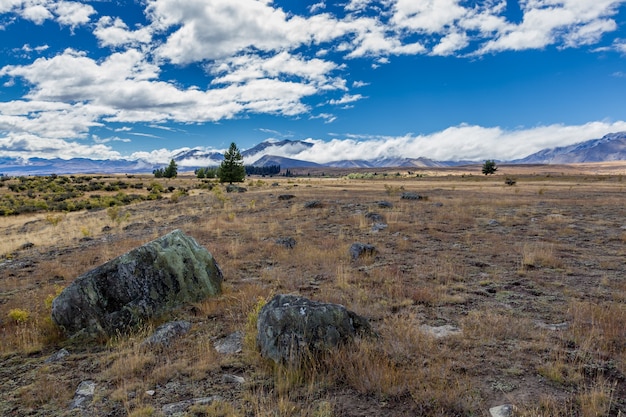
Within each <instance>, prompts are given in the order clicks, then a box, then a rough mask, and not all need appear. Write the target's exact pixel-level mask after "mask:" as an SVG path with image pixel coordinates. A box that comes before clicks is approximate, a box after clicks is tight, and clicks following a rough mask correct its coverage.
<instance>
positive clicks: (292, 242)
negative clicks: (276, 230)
mask: <svg viewBox="0 0 626 417" xmlns="http://www.w3.org/2000/svg"><path fill="white" fill-rule="evenodd" d="M275 242H276V244H277V245H281V246H284V247H286V248H287V249H293V248H294V247H295V246H296V239H294V238H292V237H281V238H278V239H276V240H275Z"/></svg>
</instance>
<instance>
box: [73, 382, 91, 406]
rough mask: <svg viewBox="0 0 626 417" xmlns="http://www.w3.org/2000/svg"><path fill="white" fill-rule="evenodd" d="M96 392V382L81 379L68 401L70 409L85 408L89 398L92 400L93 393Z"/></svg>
mask: <svg viewBox="0 0 626 417" xmlns="http://www.w3.org/2000/svg"><path fill="white" fill-rule="evenodd" d="M95 392H96V383H95V382H93V381H83V382H81V383H80V384H79V385H78V388H77V389H76V392H75V393H74V398H73V399H72V402H71V403H70V407H69V408H70V410H73V409H76V408H85V407H86V406H87V405H89V403H90V402H91V400H93V395H94V393H95Z"/></svg>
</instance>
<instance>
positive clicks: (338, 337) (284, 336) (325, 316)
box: [257, 294, 371, 364]
mask: <svg viewBox="0 0 626 417" xmlns="http://www.w3.org/2000/svg"><path fill="white" fill-rule="evenodd" d="M370 333H371V327H370V325H369V322H368V321H367V319H365V318H363V317H361V316H359V315H357V314H356V313H354V312H352V311H349V310H347V309H346V308H345V307H344V306H342V305H339V304H325V303H319V302H316V301H311V300H309V299H307V298H304V297H299V296H295V295H284V294H279V295H276V296H275V297H274V298H272V299H271V300H270V302H269V303H267V304H266V305H264V306H263V308H261V311H260V312H259V317H258V321H257V346H258V347H259V349H260V351H261V355H262V356H264V357H266V358H270V359H272V360H274V362H276V363H292V364H297V363H299V362H300V361H301V360H302V358H303V357H305V356H307V355H309V354H313V355H315V354H317V353H320V352H323V351H327V350H328V349H330V348H333V347H335V346H338V345H339V344H342V343H346V342H347V341H349V340H351V339H352V338H353V337H355V336H357V335H367V334H370Z"/></svg>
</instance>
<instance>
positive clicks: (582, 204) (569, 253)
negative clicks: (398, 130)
mask: <svg viewBox="0 0 626 417" xmlns="http://www.w3.org/2000/svg"><path fill="white" fill-rule="evenodd" d="M531 169H538V168H536V167H535V168H527V170H526V171H519V172H515V173H513V172H506V175H515V178H516V179H517V184H516V186H515V187H509V186H505V185H503V179H504V176H503V175H505V174H504V173H503V174H502V176H501V175H496V176H494V177H493V178H483V176H480V175H469V174H470V173H471V172H468V171H465V172H464V174H466V175H465V176H462V175H461V174H462V173H463V172H462V171H461V170H459V171H455V170H449V171H446V170H444V171H441V172H443V173H444V174H443V175H442V174H441V172H438V171H437V170H428V171H423V172H420V175H421V174H424V175H426V176H421V177H419V178H418V177H416V176H415V175H411V176H409V175H407V174H406V173H405V172H402V173H401V175H400V176H397V177H396V176H395V171H393V172H389V173H388V175H386V176H383V175H382V172H381V173H378V175H376V176H373V175H371V176H368V177H367V178H366V177H363V178H361V177H359V179H344V178H342V179H337V178H319V177H314V176H313V177H311V179H308V178H307V179H301V178H295V179H282V178H278V179H276V180H275V181H274V179H272V180H268V181H266V183H259V184H257V182H256V181H255V182H254V183H252V184H251V185H249V191H248V192H247V193H242V194H232V193H226V192H225V191H224V189H223V187H222V186H220V185H216V186H214V187H213V189H212V190H208V189H193V188H194V182H195V181H196V180H195V179H191V178H179V179H176V181H174V182H171V183H165V184H164V186H165V187H167V186H170V185H173V186H175V187H177V188H178V187H184V188H185V189H191V191H190V192H189V193H187V194H186V195H185V194H183V193H181V194H180V195H178V197H177V198H175V199H174V200H176V202H174V201H173V200H171V199H164V200H153V201H145V202H141V203H137V204H132V205H130V206H124V207H121V208H119V209H117V210H118V212H117V213H116V215H115V216H114V217H111V216H110V215H109V214H108V212H107V210H100V211H94V212H85V211H83V212H72V213H57V212H51V213H40V214H24V215H20V216H11V217H0V234H2V236H3V239H0V268H2V269H1V270H0V272H1V273H0V358H3V359H2V360H3V361H4V362H3V363H2V365H3V367H7V368H8V369H18V368H17V367H16V365H15V362H16V361H21V362H22V363H30V362H34V363H37V366H39V367H40V368H37V369H41V371H38V372H39V374H38V375H39V377H40V378H38V379H37V380H36V379H35V378H33V377H32V376H31V377H28V378H26V377H25V376H21V374H19V373H16V376H15V381H16V382H15V385H11V386H10V387H11V388H7V390H4V391H3V392H2V393H0V412H4V411H5V410H4V409H2V408H1V407H3V405H2V404H11V406H12V407H17V409H23V410H35V409H38V408H40V409H45V410H46V412H48V414H49V415H54V414H55V413H56V414H60V413H62V411H63V410H64V407H65V405H66V404H67V402H68V401H69V399H70V398H71V396H72V394H73V390H74V389H75V388H76V385H77V383H78V382H80V379H87V378H90V379H95V380H96V381H97V383H98V387H99V392H98V395H97V398H96V399H95V402H96V407H101V408H102V409H103V410H106V409H107V407H112V406H115V407H117V408H116V409H117V410H124V413H126V414H127V415H158V413H159V410H160V407H161V406H162V405H163V404H164V403H167V402H174V401H176V400H179V399H185V398H195V397H199V396H204V395H207V394H213V393H216V394H221V395H222V396H223V397H224V400H223V401H221V402H216V403H214V404H212V405H202V406H201V405H197V406H194V408H193V409H189V410H188V413H189V414H190V415H224V416H226V415H228V416H243V415H250V414H253V415H279V416H330V415H335V414H341V413H344V414H345V410H346V409H349V408H350V407H354V408H355V409H359V407H363V408H362V409H365V410H367V411H364V413H366V414H367V413H368V412H369V414H370V415H378V414H381V415H382V414H386V415H390V416H398V415H406V414H415V415H425V416H443V415H459V416H468V415H482V414H485V413H486V410H487V409H488V408H489V407H490V406H492V405H495V404H503V403H513V404H516V405H517V406H518V414H519V415H523V416H572V415H576V416H591V415H618V413H620V412H621V413H622V415H624V413H625V412H626V411H625V407H626V404H624V402H623V400H622V398H626V386H624V383H623V375H625V374H626V346H625V345H624V340H626V335H625V334H624V329H626V310H625V309H624V308H623V306H624V300H626V284H624V282H623V280H622V279H620V277H621V276H623V275H624V274H625V273H626V266H625V264H624V262H623V257H624V255H625V252H624V246H623V244H624V242H625V241H626V237H625V236H626V234H625V233H624V232H623V231H622V229H621V227H622V226H623V216H622V215H621V214H622V213H623V186H622V185H620V182H619V181H617V180H616V179H615V178H611V177H609V176H606V177H605V176H596V175H592V174H589V173H585V174H584V175H582V174H580V172H582V171H579V172H578V173H577V172H575V171H569V170H566V171H565V175H560V174H559V175H556V174H551V175H550V176H546V174H545V173H542V172H536V173H533V171H528V170H531ZM577 169H579V170H582V168H577ZM305 174H306V173H305ZM134 180H136V181H138V182H143V183H144V184H145V185H149V184H150V183H151V180H152V179H150V178H147V177H146V178H135V179H134ZM273 182H277V183H278V186H271V185H269V184H271V183H273ZM402 190H403V191H411V192H417V193H418V194H421V195H424V196H425V197H428V199H427V200H420V201H406V200H401V199H400V194H399V192H400V191H402ZM2 192H6V189H5V190H2V189H0V193H2ZM286 193H289V194H294V195H295V196H296V197H295V198H294V199H292V200H289V201H282V200H278V198H277V196H278V195H280V194H286ZM164 195H165V194H164ZM166 200H168V201H166ZM312 200H319V201H321V202H322V205H323V206H322V207H321V208H313V209H305V208H304V203H305V202H307V201H312ZM381 200H387V201H389V202H391V203H393V208H380V207H378V204H377V202H378V201H381ZM367 212H377V213H380V214H381V215H382V216H383V218H384V222H385V223H387V224H388V226H389V227H388V228H387V229H385V230H383V231H379V232H377V233H373V232H372V231H371V221H370V220H369V219H367V218H366V217H365V213H367ZM57 219H58V221H57ZM492 219H493V220H496V222H497V223H493V222H491V223H490V222H489V221H490V220H492ZM118 220H120V221H118ZM174 228H180V229H182V230H183V231H184V232H185V233H188V234H190V235H191V236H193V237H194V238H195V239H196V240H197V241H198V242H199V243H200V244H202V245H203V246H205V247H207V249H208V250H209V251H210V252H211V253H212V254H213V255H214V257H215V258H216V259H217V261H218V263H219V264H220V267H221V268H222V270H223V272H224V277H225V282H224V288H223V289H224V291H223V294H221V295H220V296H218V297H215V298H210V299H206V300H204V301H202V302H199V303H196V304H195V305H193V306H186V307H185V308H182V309H180V310H177V311H175V312H173V313H172V314H171V318H184V319H187V320H190V321H191V322H192V323H193V327H192V331H191V332H190V333H189V334H187V335H185V336H184V337H183V338H181V340H179V341H177V342H176V343H174V344H173V345H171V346H169V347H167V348H165V349H163V350H162V351H160V352H155V351H149V350H145V349H142V348H141V341H142V340H143V337H145V336H146V335H147V334H148V333H149V331H150V330H151V329H152V328H153V327H154V326H152V327H150V326H147V327H146V328H145V329H144V331H143V332H140V333H139V334H136V335H130V336H124V337H121V338H119V339H114V340H110V341H109V343H108V344H106V345H100V346H80V345H79V346H76V345H72V344H71V343H69V342H68V341H66V340H63V339H62V337H61V334H60V332H59V331H58V329H56V328H55V327H54V325H53V324H52V323H51V321H50V319H49V302H46V299H50V297H52V296H53V295H54V294H55V293H57V292H58V291H59V290H60V289H62V288H63V287H65V286H67V285H68V284H69V283H70V282H71V281H72V280H73V279H74V278H75V277H77V276H78V275H80V274H81V273H83V272H86V271H87V270H89V269H91V268H93V267H94V266H96V265H99V264H101V263H103V262H105V261H107V260H109V259H111V258H113V257H115V256H118V255H120V254H122V253H124V252H126V251H128V250H130V249H132V248H134V247H136V246H138V245H140V244H142V243H145V242H147V241H149V240H152V239H154V238H156V237H158V236H160V235H163V234H165V233H167V232H169V231H171V230H172V229H174ZM286 237H293V238H294V239H295V240H296V242H297V243H296V245H295V247H294V248H292V249H288V248H285V247H284V246H281V245H278V244H276V243H275V241H276V239H277V238H286ZM85 238H88V239H85ZM357 241H358V242H363V243H371V244H373V245H374V246H376V248H377V254H376V255H375V256H373V257H368V258H366V259H358V260H352V259H351V258H350V255H349V253H348V249H349V247H350V245H351V244H352V243H354V242H357ZM29 242H30V243H33V244H34V246H32V247H24V244H25V243H29ZM27 246H29V245H27ZM276 293H295V294H301V295H305V296H308V297H310V298H313V299H315V300H318V301H324V302H335V303H341V304H344V305H345V306H346V307H347V308H349V309H351V310H353V311H356V312H357V313H359V314H361V315H364V316H366V317H368V318H369V319H370V320H371V322H372V325H373V327H374V328H375V329H376V331H377V332H378V337H377V338H373V339H365V340H356V341H354V343H351V344H348V345H345V346H342V347H341V348H339V349H337V350H334V351H332V352H328V354H327V355H325V356H323V357H320V358H311V360H310V361H308V362H307V363H306V364H305V366H303V367H297V368H294V367H292V368H289V367H284V366H277V365H273V364H272V363H270V362H268V361H266V360H264V359H262V358H261V357H260V355H259V354H258V352H257V351H256V321H255V320H256V315H257V314H258V310H259V309H260V307H261V306H262V305H263V304H264V303H265V302H266V301H267V300H269V299H270V298H271V297H272V296H273V295H274V294H276ZM19 310H23V311H24V312H25V314H18V313H19ZM12 311H13V313H11V312H12ZM165 319H167V318H162V319H161V320H165ZM538 323H541V324H543V326H539V325H538ZM558 323H566V324H567V326H566V327H563V328H562V329H559V330H550V329H549V326H548V327H546V325H551V324H558ZM154 324H155V325H156V324H157V322H156V321H155V323H154ZM422 325H429V326H441V325H453V326H456V327H458V328H459V329H460V331H461V333H460V334H457V335H454V336H448V337H444V338H440V339H438V338H436V337H434V336H433V335H430V334H428V333H425V332H424V331H423V330H422V329H421V326H422ZM236 331H241V332H243V333H244V348H243V352H242V353H241V354H236V355H221V354H218V353H217V352H216V351H215V349H214V348H213V342H214V341H215V340H216V339H219V338H222V337H225V336H227V335H229V334H231V333H233V332H236ZM63 346H66V347H68V348H70V350H72V349H74V350H73V351H72V353H75V352H76V351H77V350H78V351H80V352H83V353H81V356H80V357H79V358H77V359H72V360H71V361H67V362H64V363H63V364H62V365H46V366H48V367H47V368H46V367H45V366H43V365H42V363H43V360H44V359H45V358H46V357H47V356H49V355H50V354H51V353H53V352H54V351H55V350H57V349H59V348H60V347H63ZM74 361H75V362H74ZM86 364H90V365H89V366H85V365H86ZM12 367H13V368H12ZM9 372H10V371H9ZM227 373H232V374H237V375H242V376H243V377H244V378H245V381H246V382H245V383H244V384H241V385H232V384H226V383H224V382H223V381H222V376H223V374H227ZM52 377H54V378H55V381H56V380H58V381H60V382H59V383H57V384H50V383H48V382H49V381H50V378H52ZM493 381H498V383H499V384H498V385H497V386H498V387H500V386H506V387H509V388H507V390H506V392H505V390H497V389H494V388H493V386H494V384H493ZM3 382H6V381H5V380H2V381H0V383H3ZM168 384H170V385H168ZM3 386H7V387H9V385H3ZM166 386H175V387H178V388H176V389H177V390H178V391H176V390H174V391H172V390H170V391H168V389H169V388H165V387H166ZM149 389H156V391H157V394H156V395H155V396H154V397H149V396H147V395H146V394H145V391H146V390H149ZM55 396H57V397H58V398H60V399H59V400H55V399H54V398H57V397H55ZM382 404H385V405H384V407H383V406H382ZM367 407H369V408H367ZM376 407H382V408H376ZM26 412H28V411H25V413H26Z"/></svg>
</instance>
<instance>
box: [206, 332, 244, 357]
mask: <svg viewBox="0 0 626 417" xmlns="http://www.w3.org/2000/svg"><path fill="white" fill-rule="evenodd" d="M213 347H215V350H216V351H217V353H221V354H223V355H232V354H235V353H239V352H241V351H242V350H243V332H239V331H238V332H235V333H231V334H229V335H228V336H226V337H225V338H223V339H219V340H218V341H216V342H215V343H214V344H213Z"/></svg>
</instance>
